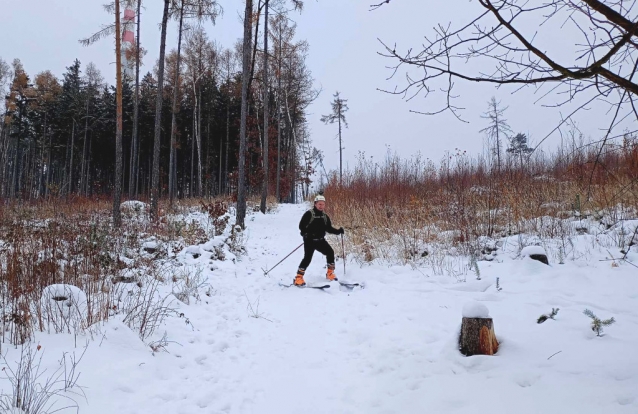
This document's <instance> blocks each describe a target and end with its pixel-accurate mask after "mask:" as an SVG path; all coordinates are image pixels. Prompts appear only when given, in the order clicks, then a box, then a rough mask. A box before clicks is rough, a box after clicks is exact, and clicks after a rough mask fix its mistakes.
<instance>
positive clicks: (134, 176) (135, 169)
mask: <svg viewBox="0 0 638 414" xmlns="http://www.w3.org/2000/svg"><path fill="white" fill-rule="evenodd" d="M141 9H142V0H137V16H136V17H137V37H136V39H135V40H136V43H135V44H136V47H135V96H134V101H133V139H132V141H131V161H130V170H131V173H130V175H129V183H128V196H129V198H130V199H133V198H135V197H137V194H138V193H137V191H138V189H137V182H138V176H139V165H138V155H137V153H138V148H139V142H138V131H137V128H138V124H139V106H140V104H139V100H140V98H139V96H140V11H141Z"/></svg>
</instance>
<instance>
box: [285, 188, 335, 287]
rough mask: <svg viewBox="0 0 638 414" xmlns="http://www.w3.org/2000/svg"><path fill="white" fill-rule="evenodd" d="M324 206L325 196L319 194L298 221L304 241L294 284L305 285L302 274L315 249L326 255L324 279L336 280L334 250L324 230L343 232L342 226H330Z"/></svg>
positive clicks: (333, 232)
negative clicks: (302, 255) (310, 207)
mask: <svg viewBox="0 0 638 414" xmlns="http://www.w3.org/2000/svg"><path fill="white" fill-rule="evenodd" d="M325 208H326V198H325V197H324V196H323V195H321V194H319V195H318V196H316V197H315V205H314V207H313V208H312V209H310V210H308V211H306V212H305V213H304V215H303V216H302V217H301V221H300V222H299V230H300V231H301V236H302V237H303V241H304V246H303V247H304V257H303V260H302V261H301V263H300V264H299V270H297V276H295V280H294V281H293V284H294V285H295V286H305V285H306V282H305V281H304V278H303V277H304V274H305V273H306V269H307V268H308V265H310V262H311V261H312V256H313V254H314V252H315V250H316V251H318V252H319V253H322V254H324V255H325V256H326V261H327V262H328V270H327V272H326V279H328V280H329V281H333V280H337V277H336V275H335V252H334V250H333V249H332V247H331V246H330V244H328V242H327V241H326V239H325V237H326V232H327V233H330V234H343V233H344V230H343V227H339V228H338V229H335V228H334V227H332V222H331V221H330V217H328V215H327V214H326V213H325V212H324V211H323V210H324V209H325Z"/></svg>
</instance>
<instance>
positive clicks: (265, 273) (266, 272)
mask: <svg viewBox="0 0 638 414" xmlns="http://www.w3.org/2000/svg"><path fill="white" fill-rule="evenodd" d="M301 246H303V243H301V244H300V245H299V246H297V248H296V249H295V250H293V251H291V252H290V253H289V254H288V256H286V257H284V258H283V259H281V260H280V261H279V263H277V264H276V265H274V266H273V267H272V269H270V270H268V271H265V270H264V269H263V268H262V269H261V270H264V276H267V275H268V273H270V272H271V271H272V270H273V269H274V268H275V267H277V266H279V265H280V264H281V262H283V261H284V260H286V259H287V258H289V257H290V255H291V254H293V253H294V252H296V251H297V250H299V248H300V247H301Z"/></svg>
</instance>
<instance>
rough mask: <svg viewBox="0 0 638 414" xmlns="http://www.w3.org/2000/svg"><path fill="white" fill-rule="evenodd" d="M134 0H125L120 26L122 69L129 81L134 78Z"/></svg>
mask: <svg viewBox="0 0 638 414" xmlns="http://www.w3.org/2000/svg"><path fill="white" fill-rule="evenodd" d="M134 28H135V0H127V1H126V8H125V9H124V19H123V26H122V69H123V71H124V74H125V75H126V76H127V77H128V79H129V81H130V80H132V79H134V78H135V56H134V55H133V56H132V55H131V54H132V53H134V50H135V47H136V46H135V34H134V33H133V29H134Z"/></svg>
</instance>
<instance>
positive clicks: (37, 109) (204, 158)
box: [0, 14, 317, 202]
mask: <svg viewBox="0 0 638 414" xmlns="http://www.w3.org/2000/svg"><path fill="white" fill-rule="evenodd" d="M269 27H270V30H269V43H270V47H269V56H270V58H269V59H268V62H269V69H268V72H269V79H270V81H269V88H268V96H267V98H266V99H268V100H269V106H270V108H271V109H270V111H269V114H270V115H269V118H270V119H269V122H268V125H269V128H268V129H269V130H268V131H267V133H268V138H269V139H268V140H266V142H268V149H269V151H267V152H266V153H267V154H268V166H269V168H268V171H269V180H268V183H269V191H268V193H269V194H271V195H274V196H276V197H277V199H278V201H284V202H285V201H294V200H295V198H296V196H297V192H298V191H299V189H301V191H303V192H306V191H307V186H308V181H309V180H308V177H309V176H310V174H311V173H312V164H313V163H312V162H311V158H312V157H313V156H315V155H316V154H317V151H316V150H314V149H313V148H311V146H310V142H309V138H308V135H309V134H308V131H307V127H306V119H305V109H306V107H307V106H308V104H309V103H310V102H311V101H312V100H313V99H314V98H315V96H316V92H315V91H314V90H313V89H312V81H313V80H312V78H311V75H310V72H309V70H308V69H307V67H306V66H305V58H306V53H307V49H308V47H307V43H306V42H304V41H298V40H295V39H294V36H295V25H294V23H292V22H291V21H290V19H289V18H287V17H286V15H285V14H275V16H274V17H272V18H271V20H270V22H269ZM259 46H260V45H259V44H257V45H256V46H255V45H254V44H253V48H254V50H253V53H252V55H253V76H252V78H251V79H252V80H251V84H250V101H249V115H248V120H247V128H248V139H247V155H246V174H247V176H246V177H247V178H246V181H247V184H246V185H247V191H248V194H254V195H256V194H260V193H261V192H262V186H263V181H264V176H263V174H264V173H263V171H264V165H263V159H262V153H264V148H263V142H264V120H263V109H262V108H263V102H264V95H265V94H264V88H263V83H262V77H261V73H262V72H263V68H262V66H263V65H260V63H261V62H262V61H263V58H261V56H263V50H261V49H260V47H259ZM181 47H182V50H181V56H180V59H179V77H177V76H175V75H176V72H177V70H178V68H177V62H178V59H177V51H171V52H170V53H167V57H166V59H165V62H166V63H165V76H164V79H165V83H164V90H163V91H162V93H163V94H164V95H163V96H164V99H163V106H162V111H163V112H162V118H161V119H162V136H161V143H162V145H161V162H160V165H161V171H160V192H161V194H162V195H163V196H168V195H169V184H172V185H173V190H174V191H173V192H174V195H175V197H178V198H181V197H210V196H218V195H234V194H236V190H237V188H236V186H237V164H238V163H237V159H238V149H239V126H240V125H239V122H240V103H241V53H242V50H241V44H238V45H237V46H235V47H234V48H231V49H224V48H221V47H219V46H218V45H217V44H216V43H215V42H213V41H211V40H210V39H209V38H208V37H207V35H206V33H205V32H204V31H203V29H201V28H192V29H191V30H189V31H188V33H187V34H185V36H184V41H183V44H182V46H181ZM156 68H157V66H156ZM156 70H157V69H156ZM156 70H155V71H151V72H149V71H146V74H143V73H144V72H142V75H141V76H140V84H139V100H138V102H139V107H138V111H139V117H138V139H139V146H138V148H139V150H138V151H134V148H133V145H132V143H133V139H132V137H133V119H134V117H133V114H134V106H135V80H134V79H126V78H125V81H124V82H123V148H124V171H123V174H122V185H123V189H124V194H128V196H129V197H130V198H146V196H147V195H148V194H149V191H150V185H151V174H152V154H153V128H154V120H155V102H156V96H157V95H156V94H157V73H155V72H156ZM176 78H178V79H179V80H178V82H177V85H176V84H175V79H176ZM3 87H4V88H3ZM175 87H177V91H175V90H174V89H175ZM3 89H4V91H3V96H5V105H4V108H3V109H4V110H3V111H2V112H0V114H1V115H2V118H1V121H2V122H1V123H0V128H1V129H0V199H21V200H33V199H38V198H43V197H69V196H74V195H81V196H92V195H99V194H104V195H110V194H111V193H112V191H113V186H114V177H115V171H114V166H115V122H116V119H115V118H116V110H115V104H116V101H115V86H114V85H109V84H107V83H105V82H104V78H103V76H102V74H101V73H100V72H99V70H98V69H97V68H96V67H95V66H94V65H93V64H91V63H89V64H87V65H82V64H81V62H79V61H78V60H76V61H75V62H70V66H69V67H67V68H66V72H65V73H64V74H63V76H62V78H56V77H55V76H54V75H53V74H52V73H51V72H50V71H44V72H41V73H38V74H36V75H35V76H31V75H29V74H28V73H27V72H26V70H25V68H24V67H23V66H22V64H21V62H20V60H18V59H16V60H14V61H13V64H12V65H11V66H10V65H7V64H6V63H5V62H3V61H2V60H1V59H0V91H2V90H3ZM174 92H176V93H174ZM174 97H176V104H175V105H173V98H174ZM173 112H174V113H175V124H174V125H175V128H174V129H173V132H174V144H173V149H174V167H173V168H172V174H173V177H172V180H171V179H169V178H170V177H169V171H171V168H169V165H170V164H171V163H170V156H171V154H170V152H171V151H170V147H171V145H170V143H171V139H170V138H171V137H170V136H171V126H172V122H173V120H172V115H173ZM136 166H137V167H136Z"/></svg>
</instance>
